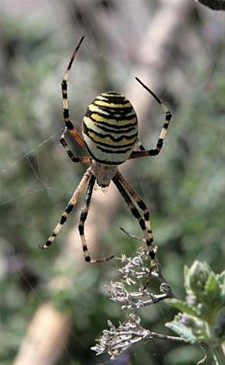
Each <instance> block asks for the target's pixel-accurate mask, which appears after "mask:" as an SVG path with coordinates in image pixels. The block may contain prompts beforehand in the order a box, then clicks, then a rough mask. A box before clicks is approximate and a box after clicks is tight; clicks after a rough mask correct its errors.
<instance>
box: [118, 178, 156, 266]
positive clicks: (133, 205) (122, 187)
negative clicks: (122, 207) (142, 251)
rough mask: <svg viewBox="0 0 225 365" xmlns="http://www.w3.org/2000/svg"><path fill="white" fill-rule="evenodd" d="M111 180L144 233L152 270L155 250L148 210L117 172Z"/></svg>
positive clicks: (154, 262) (154, 261)
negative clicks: (141, 212)
mask: <svg viewBox="0 0 225 365" xmlns="http://www.w3.org/2000/svg"><path fill="white" fill-rule="evenodd" d="M112 180H113V182H114V184H115V185H116V187H117V189H118V190H119V192H120V194H121V195H122V197H123V198H124V200H125V202H126V203H127V205H128V207H129V208H130V211H131V213H132V214H133V216H134V217H135V218H136V219H137V220H138V222H139V225H140V227H141V229H142V231H143V233H144V237H145V242H146V245H147V248H148V252H149V256H150V259H151V268H154V267H156V259H155V252H156V249H155V247H154V245H153V234H152V229H151V223H150V218H149V210H148V208H147V206H146V204H145V203H144V202H143V200H141V198H140V197H139V195H138V194H137V193H136V191H135V190H134V189H133V188H132V187H131V186H130V184H129V183H128V182H127V181H126V180H125V178H124V177H123V176H122V174H121V173H120V172H119V171H117V173H116V175H115V176H114V177H113V179H112ZM137 207H138V208H139V209H140V210H141V211H143V216H142V215H141V214H140V212H139V210H138V208H137Z"/></svg>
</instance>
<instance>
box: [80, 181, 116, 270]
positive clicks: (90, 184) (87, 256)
mask: <svg viewBox="0 0 225 365" xmlns="http://www.w3.org/2000/svg"><path fill="white" fill-rule="evenodd" d="M95 180H96V178H95V176H94V175H92V176H91V177H90V180H89V182H88V187H87V193H86V197H85V204H84V207H83V209H82V211H81V214H80V221H79V225H78V230H79V234H80V238H81V243H82V248H83V253H84V259H85V261H86V262H88V263H91V264H92V263H99V262H106V261H109V260H111V259H112V258H113V256H110V257H107V258H100V259H97V260H93V259H91V255H90V252H89V250H88V246H87V243H86V239H85V235H84V224H85V221H86V219H87V216H88V212H89V208H90V203H91V197H92V194H93V188H94V184H95Z"/></svg>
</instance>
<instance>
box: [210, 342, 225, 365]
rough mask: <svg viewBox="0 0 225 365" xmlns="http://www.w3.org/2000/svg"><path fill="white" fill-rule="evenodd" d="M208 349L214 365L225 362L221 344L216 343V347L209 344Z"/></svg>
mask: <svg viewBox="0 0 225 365" xmlns="http://www.w3.org/2000/svg"><path fill="white" fill-rule="evenodd" d="M210 349H211V351H212V354H213V358H214V361H215V364H216V365H223V364H225V354H224V352H223V349H222V346H221V345H218V346H216V347H214V346H210Z"/></svg>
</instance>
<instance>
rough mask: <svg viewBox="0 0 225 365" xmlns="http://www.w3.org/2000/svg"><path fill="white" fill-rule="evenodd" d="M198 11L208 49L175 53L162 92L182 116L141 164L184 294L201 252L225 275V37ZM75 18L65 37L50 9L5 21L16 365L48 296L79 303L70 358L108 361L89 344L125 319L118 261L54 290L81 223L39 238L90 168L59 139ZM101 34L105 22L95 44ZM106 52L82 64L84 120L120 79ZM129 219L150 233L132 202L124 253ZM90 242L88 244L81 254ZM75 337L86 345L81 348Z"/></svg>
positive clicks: (173, 351) (164, 260)
mask: <svg viewBox="0 0 225 365" xmlns="http://www.w3.org/2000/svg"><path fill="white" fill-rule="evenodd" d="M99 3H100V2H99ZM102 3H103V2H102ZM106 3H107V2H106ZM110 11H112V9H111V10H110ZM196 14H197V16H195V17H193V14H190V18H189V19H188V20H187V21H186V25H185V28H184V30H183V36H184V33H185V32H187V34H186V38H188V37H191V36H192V37H193V34H195V37H196V40H195V41H196V44H197V45H199V44H200V45H202V48H201V51H200V52H196V53H194V51H193V50H192V49H191V44H189V45H188V46H187V48H185V47H184V46H183V45H182V43H183V42H182V39H180V42H178V44H177V45H176V47H174V49H173V50H172V51H171V52H173V53H171V60H170V62H169V61H168V73H167V75H166V76H165V77H164V84H163V85H162V89H161V90H158V91H157V93H158V94H159V95H160V96H161V98H162V99H163V100H164V101H165V102H166V104H168V105H169V106H170V109H171V111H172V112H173V115H174V117H173V122H172V125H171V128H170V130H169V133H168V134H169V135H168V139H167V141H166V143H165V148H164V149H163V151H162V154H161V155H160V156H158V157H157V158H155V159H154V158H152V159H151V161H150V159H149V160H148V159H141V160H140V161H137V162H136V168H135V169H133V170H132V172H131V173H130V176H129V181H130V182H131V183H132V185H133V186H134V187H135V188H136V190H137V191H139V193H140V195H141V196H142V197H143V198H144V200H145V201H146V202H147V203H148V204H149V205H150V208H151V215H152V222H153V228H154V234H155V239H156V242H157V245H158V247H159V250H158V257H159V261H160V263H161V265H162V267H163V272H164V274H165V276H166V278H167V280H168V281H169V282H170V284H171V286H172V288H173V290H174V291H175V292H176V293H177V294H178V295H181V294H182V293H183V292H184V288H183V278H182V275H183V274H182V273H183V267H184V265H190V264H191V263H192V262H193V261H194V260H195V259H199V260H201V261H203V260H204V261H206V262H207V263H208V264H209V265H210V266H211V267H212V268H213V270H214V271H215V272H220V271H222V269H223V268H224V257H225V244H224V233H225V232H224V218H225V212H224V195H225V176H224V157H225V149H224V136H225V130H224V129H225V127H224V119H223V117H224V115H223V113H224V94H225V81H224V68H223V67H224V66H223V62H222V56H223V52H224V49H223V41H224V40H223V37H222V36H221V35H220V34H218V32H220V30H218V29H219V28H218V26H217V24H216V21H215V20H214V22H213V21H212V20H210V19H208V18H207V16H206V14H205V13H203V14H202V13H200V12H199V13H198V11H197V10H196ZM196 14H195V15H196ZM66 15H67V22H66V21H65V24H64V25H65V32H64V33H65V35H64V36H63V34H62V32H60V30H61V29H58V28H57V22H55V23H53V24H52V23H51V22H50V21H48V18H47V16H43V14H37V15H35V16H31V15H30V16H29V17H27V18H26V17H23V21H22V22H21V21H18V22H17V21H15V18H14V17H12V18H11V17H10V16H5V17H4V20H3V17H1V33H0V38H1V58H0V77H1V80H2V81H1V84H2V85H3V86H2V87H1V88H0V110H1V134H0V153H1V206H0V209H1V216H0V239H1V246H0V250H1V259H0V260H1V262H0V290H1V302H0V313H1V314H0V315H1V324H0V326H1V327H0V328H1V333H2V334H3V335H1V350H0V361H1V363H2V364H5V365H7V364H10V363H12V360H13V358H14V356H15V354H16V353H17V351H18V348H19V346H20V343H21V338H22V337H23V335H24V332H25V331H26V328H27V325H28V323H29V320H30V318H31V317H32V314H33V313H34V311H35V309H36V308H37V307H38V305H39V304H40V303H41V302H42V301H44V300H45V299H50V300H52V301H53V302H54V304H55V305H56V306H58V307H60V309H61V310H69V311H70V312H71V318H74V323H73V324H72V331H71V338H70V339H69V343H68V346H67V348H66V349H65V353H64V354H63V356H62V359H61V360H60V361H59V362H58V365H61V364H68V365H72V364H77V365H79V364H84V363H85V364H94V363H100V360H99V359H98V360H96V358H95V355H94V354H93V353H92V352H91V351H90V350H89V348H90V347H91V346H93V344H94V339H95V338H97V337H98V335H99V333H100V332H101V330H102V328H104V327H105V322H106V320H107V319H108V318H109V319H111V320H113V321H114V322H115V321H116V320H119V319H120V315H121V313H120V312H119V311H118V310H117V308H116V307H115V305H114V304H112V303H110V301H109V300H108V299H107V297H106V296H105V295H104V289H103V286H104V283H106V282H107V280H110V279H109V278H110V276H111V275H113V274H114V273H115V268H114V265H115V263H110V264H109V265H105V266H98V267H96V266H95V267H89V266H88V267H87V270H86V271H85V272H83V273H82V274H81V275H80V274H79V277H78V276H77V275H76V268H74V267H73V265H72V264H71V266H70V268H69V270H68V271H66V272H63V274H64V275H65V274H66V275H69V276H70V277H71V281H72V282H73V284H74V286H70V287H69V288H68V290H61V291H58V292H54V294H53V292H52V291H51V290H50V289H49V282H51V281H52V280H53V279H54V276H55V275H58V273H59V271H60V270H62V271H63V269H62V268H58V267H56V266H55V265H54V263H55V262H56V260H57V258H58V256H59V254H60V252H61V250H66V247H65V246H64V245H62V248H61V245H60V243H63V239H64V238H65V237H66V232H67V231H68V230H69V228H70V227H71V226H72V225H73V224H74V219H73V218H72V219H71V220H70V222H68V224H67V226H66V228H65V229H64V232H63V233H62V234H61V235H60V238H59V239H58V243H57V245H55V247H54V249H51V250H49V251H48V252H47V253H46V252H44V253H43V251H40V250H38V243H42V242H44V241H45V240H46V237H48V235H49V233H50V230H51V228H52V227H53V225H54V224H55V223H56V222H57V219H58V217H59V214H60V212H61V210H62V209H63V208H64V205H65V204H66V202H67V200H68V198H69V196H70V195H71V193H72V191H73V189H74V187H75V186H76V184H77V183H78V181H79V179H80V177H81V174H82V173H83V167H81V166H73V165H72V164H71V162H70V161H69V160H68V158H67V157H66V156H65V154H64V152H63V151H62V149H61V147H60V146H59V144H58V138H59V136H60V132H61V131H62V128H63V125H62V123H61V121H60V120H61V95H60V82H61V78H62V73H63V70H64V69H65V65H66V64H67V62H68V57H69V54H70V51H71V44H73V43H72V41H71V43H70V45H68V40H66V35H67V34H68V33H69V29H70V30H71V29H72V26H74V24H72V23H71V25H70V27H71V28H69V25H68V24H69V23H70V21H71V19H69V14H66V12H65V18H66ZM76 19H80V20H79V22H80V24H79V22H78V20H77V21H76V24H75V26H76V27H78V26H79V25H80V28H81V29H82V31H83V32H85V33H87V34H89V36H90V38H91V31H90V29H91V27H90V28H88V24H83V23H82V22H81V17H80V18H79V17H78V15H77V18H76ZM209 21H210V26H211V27H212V29H211V33H210V34H213V36H212V37H211V38H210V35H209V39H210V41H209V43H208V44H206V43H205V44H204V42H205V38H204V39H203V40H201V37H203V36H202V34H203V33H204V32H206V31H208V32H210V29H209V27H208V26H207V22H209ZM54 27H55V28H54ZM61 27H62V24H61ZM188 27H192V32H193V34H192V33H191V34H189V32H188ZM78 28H79V27H78ZM194 32H195V33H194ZM216 32H217V33H216ZM80 33H81V31H80V30H79V32H78V31H77V32H75V33H74V34H73V37H71V35H70V39H71V38H72V40H73V42H76V41H77V39H78V38H79V36H80ZM78 34H79V36H78ZM59 35H60V36H59ZM181 37H182V35H181ZM96 38H97V30H96V32H95V33H94V34H93V38H91V40H92V42H95V41H96ZM99 40H101V41H102V42H104V41H105V39H104V34H101V36H98V41H99ZM99 42H100V41H99ZM190 43H191V42H190ZM89 44H90V43H89ZM92 47H93V46H92ZM96 47H97V46H96ZM188 47H189V48H188ZM99 50H100V46H98V47H97V48H96V50H95V51H94V52H93V53H92V55H93V57H91V52H88V51H85V47H84V50H83V51H82V53H81V54H80V55H79V58H78V59H77V61H76V62H77V63H76V70H77V71H76V83H75V85H76V87H77V90H75V91H74V90H73V91H74V92H75V95H76V103H75V105H73V103H72V102H71V109H72V112H74V111H75V110H76V114H75V113H74V115H75V116H77V118H78V119H77V120H78V121H79V120H80V119H79V117H80V116H81V115H82V113H83V111H84V110H85V105H86V104H87V102H88V101H89V100H88V99H87V94H88V97H89V95H90V96H91V97H94V96H95V95H96V93H97V92H98V91H97V90H98V88H99V85H101V88H104V89H108V88H109V86H110V88H113V89H115V90H118V89H119V87H120V86H118V85H117V84H116V83H115V84H112V82H113V81H112V80H113V77H112V74H109V70H110V67H108V68H107V67H106V66H105V64H104V62H105V63H107V62H111V60H109V59H107V58H106V59H104V62H103V60H102V59H98V58H97V56H96V54H97V55H98V51H99ZM189 52H190V54H191V57H190V54H189ZM99 62H101V63H102V65H103V66H104V67H102V68H101V67H100V66H99ZM126 62H127V60H126ZM128 66H129V67H131V65H127V63H125V64H124V69H121V67H122V66H121V65H120V75H123V76H122V77H125V76H124V75H126V74H127V67H128ZM102 70H104V72H102ZM72 81H73V80H72ZM72 81H71V83H72ZM117 81H118V79H117ZM72 84H73V85H74V83H72ZM82 88H83V91H82ZM87 89H88V90H87ZM86 91H87V92H86ZM153 114H154V115H153ZM149 118H151V120H152V124H153V125H154V130H155V132H154V135H153V136H151V137H148V138H145V140H144V145H149V146H150V145H154V143H155V140H156V138H157V134H158V131H159V128H158V126H161V123H162V118H163V116H162V115H161V112H160V110H159V109H158V108H157V106H156V107H155V108H154V110H153V111H152V113H151V114H150V113H149ZM146 122H147V121H146ZM145 135H148V134H147V133H146V134H145ZM74 148H76V147H74ZM78 210H79V209H78ZM75 217H76V219H77V213H76V214H75ZM120 226H123V227H125V228H126V229H127V230H128V231H130V232H133V233H135V234H137V235H138V226H137V227H136V226H135V228H134V221H133V218H132V217H131V215H130V213H129V212H128V210H127V208H126V207H123V206H121V209H120V210H119V212H118V213H117V215H116V217H115V219H114V221H113V230H112V231H110V232H109V233H108V235H107V236H105V237H103V240H104V244H105V245H107V244H109V245H113V244H114V245H115V244H116V242H118V247H116V249H115V250H116V252H118V253H122V252H123V250H124V251H130V252H132V250H134V249H135V248H136V243H135V241H134V242H130V239H129V238H128V237H126V236H125V235H123V234H122V233H121V231H120V230H119V229H117V227H120ZM75 244H76V243H75ZM134 246H135V247H134ZM78 249H80V246H79V245H77V248H75V250H78ZM173 314H174V312H171V308H168V307H167V306H166V305H165V304H162V305H161V306H157V307H156V308H154V309H153V310H152V309H151V312H147V313H145V312H143V318H144V320H145V321H146V325H145V327H148V326H149V327H151V329H152V330H155V331H157V330H159V332H161V329H162V327H163V323H165V322H166V321H168V320H171V319H172V316H173ZM76 318H79V321H76ZM74 341H76V342H78V344H76V352H74ZM79 344H80V346H79ZM196 352H197V353H196ZM196 352H195V350H193V348H192V349H191V351H190V348H189V347H188V346H183V345H178V344H175V343H173V344H169V343H168V342H166V341H165V343H162V342H160V343H159V342H157V341H152V342H151V343H150V344H149V343H148V344H147V345H138V346H136V348H135V350H131V353H130V354H128V355H127V357H126V358H124V359H121V360H120V361H121V362H118V364H119V363H120V364H128V363H131V364H140V363H141V364H143V365H145V364H148V365H149V364H156V363H157V364H159V365H160V364H166V365H172V364H175V363H176V364H179V365H188V364H193V363H194V361H196V359H200V358H201V351H200V350H196ZM68 354H69V356H68ZM73 359H74V360H73ZM178 359H179V360H178ZM128 361H130V362H128Z"/></svg>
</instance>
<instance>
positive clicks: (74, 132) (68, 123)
mask: <svg viewBox="0 0 225 365" xmlns="http://www.w3.org/2000/svg"><path fill="white" fill-rule="evenodd" d="M83 39H84V37H82V38H81V39H80V42H79V43H78V45H77V46H76V48H75V50H74V51H73V54H72V57H71V59H70V62H69V64H68V66H67V69H66V71H65V73H64V76H63V81H62V83H61V89H62V98H63V120H64V122H65V125H66V127H67V129H68V131H69V133H70V134H71V136H72V137H73V138H74V139H75V141H76V142H77V143H78V144H79V145H80V146H82V147H86V143H85V141H84V139H83V137H82V136H81V134H80V133H79V132H78V131H77V130H76V128H74V125H73V123H72V122H71V120H70V112H69V103H68V91H67V82H68V77H69V72H70V69H71V67H72V64H73V61H74V58H75V57H76V54H77V52H78V50H79V48H80V45H81V43H82V42H83ZM61 143H62V142H61Z"/></svg>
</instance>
